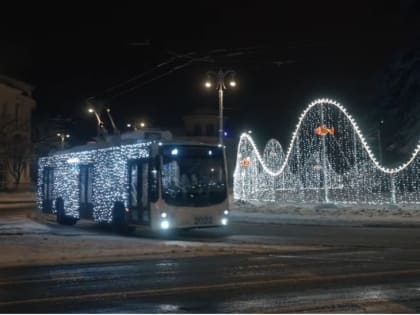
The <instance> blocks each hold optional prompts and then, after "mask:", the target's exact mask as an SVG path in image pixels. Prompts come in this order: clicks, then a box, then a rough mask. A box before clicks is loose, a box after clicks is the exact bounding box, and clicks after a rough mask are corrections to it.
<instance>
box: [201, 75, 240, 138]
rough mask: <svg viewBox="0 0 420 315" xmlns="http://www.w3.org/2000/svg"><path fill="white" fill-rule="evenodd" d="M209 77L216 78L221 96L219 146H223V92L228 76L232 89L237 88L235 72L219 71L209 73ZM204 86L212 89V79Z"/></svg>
mask: <svg viewBox="0 0 420 315" xmlns="http://www.w3.org/2000/svg"><path fill="white" fill-rule="evenodd" d="M207 76H208V77H210V76H214V77H215V78H216V89H217V90H218V94H219V144H221V145H223V90H226V85H225V79H226V78H227V77H228V76H231V80H230V81H229V85H230V86H231V87H235V86H236V81H235V80H234V76H235V71H233V70H227V71H223V70H222V69H219V71H218V72H214V71H208V72H207ZM204 86H205V87H206V88H211V87H212V82H211V81H210V78H208V79H207V80H206V82H205V84H204Z"/></svg>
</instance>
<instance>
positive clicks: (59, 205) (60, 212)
mask: <svg viewBox="0 0 420 315" xmlns="http://www.w3.org/2000/svg"><path fill="white" fill-rule="evenodd" d="M55 209H56V210H57V223H58V224H61V225H75V224H76V221H77V220H76V219H75V218H73V217H70V216H68V215H66V214H65V212H64V200H63V198H57V200H56V201H55Z"/></svg>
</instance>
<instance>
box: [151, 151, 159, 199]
mask: <svg viewBox="0 0 420 315" xmlns="http://www.w3.org/2000/svg"><path fill="white" fill-rule="evenodd" d="M158 165H159V157H156V158H155V159H152V160H150V168H149V170H150V175H149V187H150V201H151V202H156V201H157V200H158V198H159V176H158V173H159V168H158Z"/></svg>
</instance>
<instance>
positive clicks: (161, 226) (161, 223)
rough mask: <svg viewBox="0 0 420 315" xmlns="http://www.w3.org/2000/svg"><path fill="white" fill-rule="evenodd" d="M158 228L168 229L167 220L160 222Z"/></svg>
mask: <svg viewBox="0 0 420 315" xmlns="http://www.w3.org/2000/svg"><path fill="white" fill-rule="evenodd" d="M160 228H161V229H162V230H167V229H169V221H168V220H163V221H162V222H160Z"/></svg>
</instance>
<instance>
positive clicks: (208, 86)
mask: <svg viewBox="0 0 420 315" xmlns="http://www.w3.org/2000/svg"><path fill="white" fill-rule="evenodd" d="M204 86H205V87H206V88H211V86H212V84H211V82H210V81H209V80H207V81H206V82H205V83H204Z"/></svg>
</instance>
